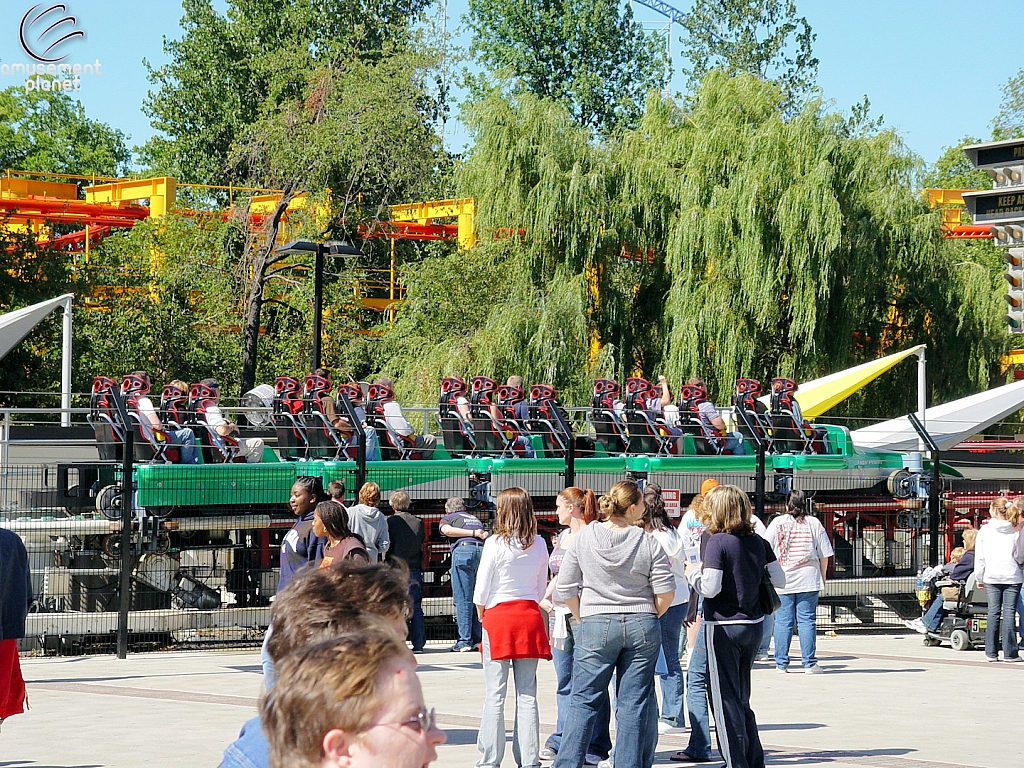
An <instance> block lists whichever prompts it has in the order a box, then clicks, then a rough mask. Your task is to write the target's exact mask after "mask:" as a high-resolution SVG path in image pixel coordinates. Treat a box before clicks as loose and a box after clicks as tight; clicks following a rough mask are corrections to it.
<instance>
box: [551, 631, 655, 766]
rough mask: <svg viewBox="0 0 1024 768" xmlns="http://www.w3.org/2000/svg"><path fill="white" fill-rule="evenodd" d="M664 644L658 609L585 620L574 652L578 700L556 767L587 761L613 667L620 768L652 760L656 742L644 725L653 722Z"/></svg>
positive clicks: (617, 763)
mask: <svg viewBox="0 0 1024 768" xmlns="http://www.w3.org/2000/svg"><path fill="white" fill-rule="evenodd" d="M660 647H661V625H660V624H659V623H658V617H657V616H655V615H654V614H653V613H626V614H620V613H606V614H598V615H596V616H587V617H585V618H584V619H583V621H582V622H581V623H580V637H579V638H578V642H577V643H576V647H575V649H574V652H573V656H574V661H573V669H572V675H573V682H572V699H571V701H570V707H569V713H568V715H567V716H566V719H565V730H564V731H563V732H562V745H561V749H559V750H558V754H557V755H556V756H555V763H554V768H579V767H580V766H582V765H583V761H584V759H585V756H586V752H587V746H588V742H589V741H590V734H591V732H592V730H593V727H594V722H595V720H596V719H597V714H598V711H599V709H600V705H601V698H602V696H603V695H604V692H605V691H606V690H607V689H608V684H609V682H610V681H611V677H612V673H613V672H614V673H616V691H615V693H616V707H617V710H616V711H617V715H616V720H617V722H618V723H619V728H618V729H617V732H616V742H615V758H614V759H615V768H642V766H645V765H650V762H651V761H652V760H653V757H654V749H655V746H656V744H654V743H653V740H652V739H651V737H650V733H649V728H647V727H643V725H644V724H648V723H651V722H653V716H652V714H651V699H652V698H653V695H652V693H653V690H654V666H655V664H656V663H657V661H658V649H659V648H660ZM634 724H637V725H640V726H641V727H636V725H634ZM631 726H632V727H631Z"/></svg>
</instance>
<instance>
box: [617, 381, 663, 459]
mask: <svg viewBox="0 0 1024 768" xmlns="http://www.w3.org/2000/svg"><path fill="white" fill-rule="evenodd" d="M654 396H655V390H654V385H653V384H651V382H649V381H648V380H647V379H641V378H636V377H631V378H628V379H626V400H625V410H624V412H623V413H624V418H625V422H626V433H627V436H628V437H627V442H626V452H627V453H632V454H656V455H667V454H669V453H671V452H672V446H673V445H674V443H675V436H674V435H672V433H671V432H669V430H668V427H667V425H666V424H665V421H664V419H660V418H657V417H655V416H652V415H651V414H650V413H648V411H647V409H646V405H647V400H649V399H651V398H652V397H654Z"/></svg>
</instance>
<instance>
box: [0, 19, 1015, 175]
mask: <svg viewBox="0 0 1024 768" xmlns="http://www.w3.org/2000/svg"><path fill="white" fill-rule="evenodd" d="M36 2H37V0H4V2H3V4H2V5H3V7H2V8H0V62H2V63H6V64H10V63H15V62H26V61H28V58H27V56H26V55H25V53H24V52H23V51H22V50H21V45H20V43H19V40H18V29H19V25H20V22H21V19H22V16H23V15H24V14H25V12H26V11H28V10H29V8H31V7H32V6H34V5H35V4H36ZM65 4H66V5H67V8H68V13H69V14H73V15H74V16H75V17H76V18H77V20H78V29H81V30H84V31H85V33H86V36H85V38H84V39H76V40H71V41H69V42H67V43H66V44H64V46H62V47H61V48H59V49H58V50H59V51H60V52H61V53H65V52H66V53H68V57H67V59H66V61H68V62H81V63H83V64H84V63H91V62H94V61H95V60H97V59H98V60H99V61H100V62H101V63H102V67H101V70H100V71H101V73H102V74H100V75H96V76H91V77H85V78H84V79H83V81H82V90H81V92H79V93H76V94H75V95H76V96H78V97H79V98H80V99H81V101H82V102H83V103H84V104H85V107H86V111H87V113H88V115H89V116H90V117H92V118H94V119H98V120H102V121H104V122H107V123H110V124H111V125H113V126H114V127H117V128H120V129H121V130H122V131H124V132H125V133H127V134H129V135H130V136H131V139H132V143H135V144H141V143H143V142H144V141H145V140H146V139H147V138H148V137H149V136H150V135H152V129H151V128H150V126H149V121H148V118H146V116H145V115H144V114H143V113H142V110H141V107H142V101H143V99H144V97H145V95H146V92H147V90H148V89H149V83H148V81H147V79H146V70H145V68H144V67H143V65H142V60H143V59H148V60H149V61H150V62H152V63H153V64H159V63H161V62H162V61H164V55H163V51H162V47H161V40H162V38H163V37H164V36H167V37H171V38H173V37H177V36H178V35H179V34H180V27H179V18H180V15H181V10H180V4H179V3H178V2H176V1H175V0H166V1H164V0H158V1H155V0H148V1H147V0H135V2H127V0H65ZM219 4H220V5H223V0H219ZM672 4H673V5H675V7H676V8H678V9H680V10H681V11H686V10H688V9H689V7H690V5H691V0H674V2H673V3H672ZM44 7H45V6H44ZM797 7H798V10H799V12H800V13H801V14H802V15H804V16H806V17H807V19H808V21H809V22H810V24H811V26H812V28H813V29H814V32H815V33H816V34H817V40H816V42H815V46H814V52H815V55H816V56H817V57H818V59H819V60H820V62H821V63H820V68H819V78H818V83H819V85H820V87H821V88H822V91H823V93H824V95H825V97H826V98H827V99H829V100H830V101H832V102H833V103H834V105H835V107H836V108H839V109H843V110H848V109H849V107H850V106H851V105H853V104H854V103H856V102H858V101H860V99H861V98H862V97H863V95H864V94H867V95H868V97H869V98H870V100H871V105H872V112H873V114H874V115H876V116H877V115H879V114H882V115H884V116H885V124H886V125H887V126H889V127H891V128H895V129H896V130H897V131H899V133H900V134H901V135H902V136H903V138H904V139H905V140H906V142H907V143H908V145H909V146H910V147H911V148H912V149H913V150H914V151H916V152H918V153H919V154H920V155H922V156H923V157H924V158H925V159H926V160H929V161H930V160H934V159H935V158H936V157H937V156H938V154H939V152H940V151H941V149H942V147H944V146H947V145H949V144H953V143H955V142H956V141H957V140H958V139H959V138H960V137H962V136H965V135H975V136H981V137H987V136H988V134H989V131H990V126H989V123H990V121H991V119H992V118H993V117H994V115H995V113H996V111H997V109H998V105H999V100H1000V86H1002V84H1003V83H1005V82H1006V80H1007V79H1008V78H1009V77H1011V76H1012V75H1013V74H1015V73H1016V72H1017V71H1018V70H1019V69H1020V68H1021V67H1024V53H1021V52H1020V48H1019V46H1017V45H1015V44H1014V42H1013V41H1014V39H1015V36H1014V34H1012V33H1007V34H1000V33H999V31H1000V30H1003V29H1005V30H1015V29H1016V27H1017V26H1019V19H1020V11H1021V0H975V2H971V3H965V2H952V1H951V0H931V1H930V2H925V1H924V0H860V1H859V2H853V1H852V0H797ZM465 9H466V0H449V2H448V14H449V18H450V22H449V26H450V28H452V29H454V28H456V27H457V26H458V25H459V17H460V15H461V14H462V13H464V12H465ZM634 13H635V15H636V17H637V19H638V20H640V21H644V22H649V24H648V25H647V26H648V27H649V28H651V29H654V28H657V27H664V24H665V20H664V19H663V18H662V17H659V16H658V14H657V13H655V12H654V11H651V10H648V9H646V8H644V7H643V6H641V5H639V4H635V5H634ZM993 32H995V34H993ZM674 37H675V38H676V41H675V42H674V43H673V46H674V48H675V50H676V51H678V47H679V45H678V37H679V28H678V27H675V30H674ZM464 42H465V41H464ZM678 63H679V62H678V54H677V61H676V64H677V67H678ZM22 82H23V79H22V78H20V77H19V76H15V75H8V76H2V75H0V87H3V88H6V87H9V86H11V85H20V84H21V83H22ZM675 85H676V87H677V89H678V88H681V86H682V78H681V77H679V76H678V75H677V77H676V78H675ZM451 128H452V130H451V131H450V132H449V133H450V135H449V137H448V138H449V141H450V143H452V144H454V145H455V146H456V148H458V145H460V144H461V143H462V142H463V141H464V140H465V137H464V134H463V133H462V132H461V131H460V130H459V129H458V126H451Z"/></svg>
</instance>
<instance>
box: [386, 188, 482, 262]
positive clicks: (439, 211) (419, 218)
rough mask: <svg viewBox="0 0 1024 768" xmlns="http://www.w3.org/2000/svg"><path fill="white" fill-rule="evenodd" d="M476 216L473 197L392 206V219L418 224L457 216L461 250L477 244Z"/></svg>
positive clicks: (431, 222)
mask: <svg viewBox="0 0 1024 768" xmlns="http://www.w3.org/2000/svg"><path fill="white" fill-rule="evenodd" d="M475 216H476V201H474V200H473V198H471V197H463V198H459V199H456V200H430V201H428V202H425V203H407V204H405V205H392V206H391V220H392V221H415V222H416V223H417V224H427V225H429V224H433V223H434V219H454V218H457V219H458V227H459V234H458V242H459V250H460V251H468V250H469V249H470V248H472V247H473V246H474V245H476V232H475V231H474V228H475V223H474V219H475Z"/></svg>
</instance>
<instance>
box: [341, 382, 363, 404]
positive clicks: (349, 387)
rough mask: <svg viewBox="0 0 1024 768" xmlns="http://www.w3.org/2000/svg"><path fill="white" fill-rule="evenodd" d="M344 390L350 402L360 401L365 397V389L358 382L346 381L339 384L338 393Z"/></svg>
mask: <svg viewBox="0 0 1024 768" xmlns="http://www.w3.org/2000/svg"><path fill="white" fill-rule="evenodd" d="M342 392H344V393H345V396H346V397H347V398H348V400H349V402H350V403H358V402H361V401H362V399H363V390H362V388H361V387H360V386H359V385H358V384H353V383H352V382H350V381H344V382H342V383H341V384H339V385H338V395H339V396H340V395H341V393H342Z"/></svg>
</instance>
